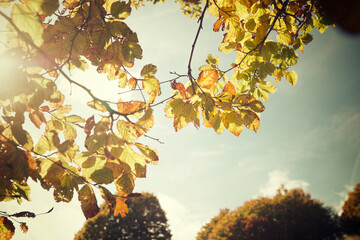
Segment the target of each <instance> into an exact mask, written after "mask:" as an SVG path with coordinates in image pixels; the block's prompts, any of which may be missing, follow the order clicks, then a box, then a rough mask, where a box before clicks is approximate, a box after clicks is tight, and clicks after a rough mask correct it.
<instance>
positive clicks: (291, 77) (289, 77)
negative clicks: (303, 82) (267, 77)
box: [285, 71, 298, 86]
mask: <svg viewBox="0 0 360 240" xmlns="http://www.w3.org/2000/svg"><path fill="white" fill-rule="evenodd" d="M285 79H286V81H288V82H289V83H290V84H291V85H292V86H295V84H296V83H297V80H298V76H297V73H296V72H295V71H289V72H286V73H285Z"/></svg>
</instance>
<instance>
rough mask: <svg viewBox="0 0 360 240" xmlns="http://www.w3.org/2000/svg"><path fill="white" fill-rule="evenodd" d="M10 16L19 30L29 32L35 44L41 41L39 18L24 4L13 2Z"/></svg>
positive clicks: (41, 30) (41, 28)
mask: <svg viewBox="0 0 360 240" xmlns="http://www.w3.org/2000/svg"><path fill="white" fill-rule="evenodd" d="M11 18H12V20H13V22H14V24H15V25H16V26H17V27H18V28H19V29H20V31H22V32H24V33H27V34H29V36H30V38H31V40H32V41H33V42H34V44H35V45H36V46H40V45H42V43H43V38H42V33H43V26H42V24H41V18H40V17H39V16H38V15H37V14H36V12H34V11H32V10H30V9H29V8H28V7H27V6H26V5H25V4H14V6H13V8H12V11H11Z"/></svg>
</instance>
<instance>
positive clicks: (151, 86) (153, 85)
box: [142, 77, 161, 96]
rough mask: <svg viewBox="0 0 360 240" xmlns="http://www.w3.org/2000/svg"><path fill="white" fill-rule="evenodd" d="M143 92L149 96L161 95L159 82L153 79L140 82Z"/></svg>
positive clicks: (147, 78) (148, 78) (149, 78)
mask: <svg viewBox="0 0 360 240" xmlns="http://www.w3.org/2000/svg"><path fill="white" fill-rule="evenodd" d="M142 85H143V89H144V91H145V92H146V93H147V94H149V95H155V96H159V95H160V94H161V90H160V84H159V81H158V80H157V79H156V78H155V77H146V78H145V79H144V80H143V81H142Z"/></svg>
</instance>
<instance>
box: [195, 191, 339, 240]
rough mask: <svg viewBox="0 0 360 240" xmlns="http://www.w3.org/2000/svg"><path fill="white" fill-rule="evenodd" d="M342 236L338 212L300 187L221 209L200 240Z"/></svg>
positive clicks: (302, 239)
mask: <svg viewBox="0 0 360 240" xmlns="http://www.w3.org/2000/svg"><path fill="white" fill-rule="evenodd" d="M339 236H341V228H340V221H339V218H338V217H337V215H336V214H335V213H334V212H333V211H332V210H331V209H330V208H327V207H324V206H323V204H322V203H321V202H319V201H318V200H316V199H312V198H311V196H310V194H305V193H304V191H303V190H301V189H292V190H286V189H284V188H281V189H279V190H278V193H277V195H276V196H274V197H273V198H268V197H259V198H257V199H254V200H250V201H247V202H245V203H244V205H243V206H241V207H239V208H237V209H236V210H234V211H230V212H229V211H228V212H226V211H221V212H220V214H219V215H218V216H216V217H215V218H213V220H211V221H210V223H208V224H206V225H205V226H204V227H203V228H202V231H200V232H199V233H198V236H197V240H215V239H221V240H235V239H236V240H258V239H262V240H279V239H281V240H325V239H327V240H330V239H336V238H337V237H339Z"/></svg>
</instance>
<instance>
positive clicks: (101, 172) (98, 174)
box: [90, 167, 114, 184]
mask: <svg viewBox="0 0 360 240" xmlns="http://www.w3.org/2000/svg"><path fill="white" fill-rule="evenodd" d="M90 179H91V180H93V181H94V182H95V183H98V184H109V183H112V182H113V181H114V178H113V173H112V171H111V170H110V169H109V168H107V167H103V168H100V169H97V170H95V171H94V172H93V173H92V174H91V176H90Z"/></svg>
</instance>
